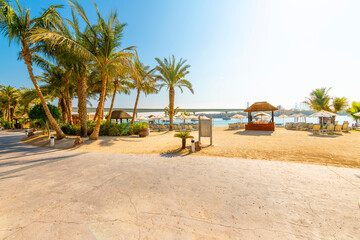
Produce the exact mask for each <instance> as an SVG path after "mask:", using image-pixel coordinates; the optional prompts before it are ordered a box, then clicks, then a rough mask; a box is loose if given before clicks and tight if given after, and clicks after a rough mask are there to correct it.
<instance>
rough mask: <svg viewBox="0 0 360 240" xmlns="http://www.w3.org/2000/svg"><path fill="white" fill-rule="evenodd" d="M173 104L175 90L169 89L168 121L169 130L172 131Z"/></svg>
mask: <svg viewBox="0 0 360 240" xmlns="http://www.w3.org/2000/svg"><path fill="white" fill-rule="evenodd" d="M174 102H175V89H174V88H173V87H171V88H170V89H169V110H170V112H169V119H170V129H169V131H172V130H173V118H174Z"/></svg>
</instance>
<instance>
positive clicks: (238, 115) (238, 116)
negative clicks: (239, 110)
mask: <svg viewBox="0 0 360 240" xmlns="http://www.w3.org/2000/svg"><path fill="white" fill-rule="evenodd" d="M231 118H232V119H245V118H246V117H245V116H243V115H240V114H235V115H234V116H232V117H231ZM241 122H242V121H241Z"/></svg>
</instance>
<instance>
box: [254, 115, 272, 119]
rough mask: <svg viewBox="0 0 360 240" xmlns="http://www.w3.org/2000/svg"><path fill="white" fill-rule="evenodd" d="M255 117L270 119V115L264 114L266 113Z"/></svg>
mask: <svg viewBox="0 0 360 240" xmlns="http://www.w3.org/2000/svg"><path fill="white" fill-rule="evenodd" d="M254 118H255V119H270V118H271V116H266V115H258V116H255V117H254Z"/></svg>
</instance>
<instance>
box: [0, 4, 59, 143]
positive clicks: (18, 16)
mask: <svg viewBox="0 0 360 240" xmlns="http://www.w3.org/2000/svg"><path fill="white" fill-rule="evenodd" d="M15 2H16V6H15V7H14V6H12V4H10V3H8V1H6V0H0V32H1V33H2V34H3V35H4V36H5V37H8V38H9V41H10V42H12V41H15V42H16V43H17V44H20V45H21V53H20V54H21V58H22V59H23V60H24V61H25V64H26V66H27V70H28V72H29V75H30V79H31V81H32V83H33V84H34V86H35V89H36V91H37V93H38V95H39V97H40V100H41V104H42V105H43V107H44V110H45V113H46V116H47V118H48V119H49V121H50V123H51V125H52V127H53V128H54V130H55V131H56V136H57V138H59V139H61V138H64V137H65V134H64V133H63V132H62V131H61V129H60V127H59V125H58V124H57V122H56V120H55V119H54V118H53V116H52V115H51V113H50V111H49V108H48V106H47V104H46V101H45V99H44V96H43V94H42V92H41V89H40V87H39V85H38V83H37V81H36V79H35V76H34V73H33V69H32V55H33V53H34V51H35V50H36V45H35V44H34V43H32V42H31V41H30V38H31V35H32V34H33V32H34V31H35V30H36V29H37V28H39V27H43V28H47V29H49V28H51V27H53V23H54V22H56V21H57V19H59V18H60V16H59V14H58V12H57V9H58V8H59V7H61V6H60V5H51V6H50V7H49V8H47V9H46V10H44V11H43V12H42V14H41V15H40V16H39V17H35V18H31V17H30V11H29V9H28V8H24V9H23V8H22V7H21V6H20V3H19V1H18V0H15Z"/></svg>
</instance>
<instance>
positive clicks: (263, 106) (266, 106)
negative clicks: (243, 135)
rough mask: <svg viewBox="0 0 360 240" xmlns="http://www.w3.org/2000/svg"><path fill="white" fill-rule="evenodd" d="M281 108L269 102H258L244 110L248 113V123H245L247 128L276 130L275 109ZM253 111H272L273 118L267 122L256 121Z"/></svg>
mask: <svg viewBox="0 0 360 240" xmlns="http://www.w3.org/2000/svg"><path fill="white" fill-rule="evenodd" d="M277 110H279V109H278V108H276V107H274V106H273V105H271V104H270V103H268V102H256V103H254V104H253V105H251V106H250V107H248V108H247V109H245V110H244V112H247V113H248V123H247V124H246V125H245V130H259V131H275V123H274V111H277ZM253 112H271V119H270V121H269V122H267V123H263V122H260V123H256V122H253V117H252V115H251V113H253Z"/></svg>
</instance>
